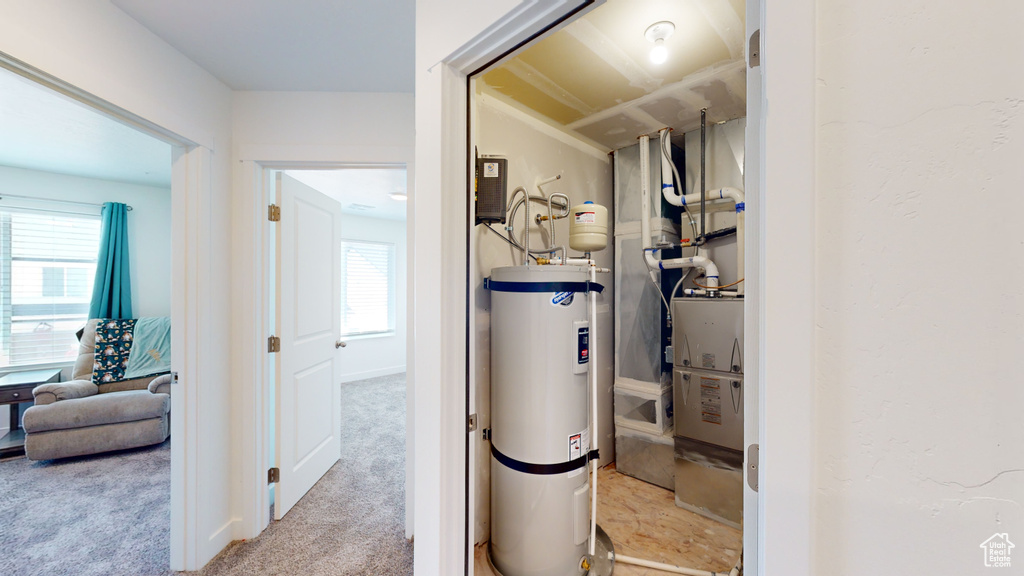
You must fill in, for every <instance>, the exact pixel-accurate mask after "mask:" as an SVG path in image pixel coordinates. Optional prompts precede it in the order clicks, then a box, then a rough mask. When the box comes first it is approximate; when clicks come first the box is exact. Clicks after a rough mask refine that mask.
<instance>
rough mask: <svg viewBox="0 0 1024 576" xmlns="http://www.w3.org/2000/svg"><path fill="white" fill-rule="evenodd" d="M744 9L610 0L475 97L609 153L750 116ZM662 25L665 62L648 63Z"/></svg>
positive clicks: (696, 0) (739, 4) (518, 58)
mask: <svg viewBox="0 0 1024 576" xmlns="http://www.w3.org/2000/svg"><path fill="white" fill-rule="evenodd" d="M744 17H745V11H744V4H743V1H742V0H691V1H688V2H679V1H677V0H608V2H606V3H605V4H603V5H601V6H599V7H597V8H595V9H594V10H593V11H592V12H589V13H587V14H586V15H584V16H582V17H581V18H579V19H577V20H575V21H573V22H571V23H570V24H568V25H567V26H565V27H564V28H563V29H561V30H559V31H558V32H555V33H554V34H552V35H550V36H548V37H547V38H544V39H543V40H541V41H539V42H537V43H535V44H533V45H531V46H529V47H527V48H526V49H524V50H523V51H521V52H519V53H518V54H516V55H515V57H513V58H511V59H509V60H507V61H506V62H504V63H502V65H501V66H499V67H498V68H495V69H492V70H490V71H488V72H487V73H486V74H484V76H483V82H481V83H480V84H478V87H479V90H480V91H481V92H485V93H488V94H490V95H492V96H494V97H496V98H498V99H503V100H505V101H506V102H507V103H510V104H512V105H514V106H517V107H519V108H525V109H528V110H531V111H532V112H534V113H538V114H540V115H541V116H543V117H545V118H547V119H548V121H549V122H550V123H552V124H554V125H556V126H559V127H561V128H562V129H564V130H566V131H569V132H571V133H573V134H574V135H576V136H578V137H582V138H583V139H584V140H586V141H588V142H591V143H593V144H595V145H596V146H598V147H602V148H605V149H607V150H615V149H618V148H622V147H624V146H628V145H630V144H632V143H634V142H635V139H636V137H637V136H639V135H640V134H645V133H651V132H655V131H657V130H659V129H661V128H664V127H666V126H668V127H671V128H674V129H675V130H676V131H677V133H678V132H686V131H689V130H693V129H694V128H696V127H698V126H699V122H700V110H701V108H705V107H706V108H707V109H708V121H709V122H711V123H718V122H725V121H727V120H732V119H734V118H742V117H744V116H746V70H747V68H746V64H745V59H744V56H745V41H744ZM662 20H667V21H670V22H673V23H674V25H675V33H674V34H672V36H670V37H669V38H668V39H667V40H665V47H666V48H667V49H668V51H669V57H668V60H667V61H666V62H664V63H662V64H655V63H653V62H651V60H650V58H649V55H650V50H651V48H652V47H653V46H654V45H653V44H652V43H650V42H649V41H648V40H647V39H646V38H645V36H644V32H645V30H646V29H647V27H648V26H650V25H651V24H654V23H655V22H658V21H662Z"/></svg>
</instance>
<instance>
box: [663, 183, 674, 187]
mask: <svg viewBox="0 0 1024 576" xmlns="http://www.w3.org/2000/svg"><path fill="white" fill-rule="evenodd" d="M661 187H662V188H675V186H672V185H671V184H669V183H668V182H662V183H661Z"/></svg>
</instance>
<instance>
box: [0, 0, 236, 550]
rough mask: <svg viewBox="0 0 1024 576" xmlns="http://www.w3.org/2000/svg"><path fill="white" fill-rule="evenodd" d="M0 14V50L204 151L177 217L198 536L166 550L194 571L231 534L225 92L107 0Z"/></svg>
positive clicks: (32, 0)
mask: <svg viewBox="0 0 1024 576" xmlns="http://www.w3.org/2000/svg"><path fill="white" fill-rule="evenodd" d="M3 11H4V17H3V18H0V51H2V52H4V53H6V54H9V55H11V56H13V57H15V58H18V59H20V60H22V61H24V62H27V63H28V64H30V65H32V66H34V67H36V68H39V69H41V70H43V71H44V72H46V73H49V74H52V75H53V76H56V77H57V78H60V79H61V80H63V81H65V82H68V83H70V84H72V85H74V86H75V87H77V88H79V89H82V90H84V91H86V92H89V93H91V94H93V95H95V96H97V97H99V98H102V99H104V100H106V101H108V102H110V103H113V104H115V105H117V106H119V107H121V108H123V109H125V110H127V111H128V112H131V113H133V114H135V115H137V116H140V117H142V118H144V119H145V120H148V121H150V122H152V123H154V124H156V125H158V126H160V127H162V128H164V129H166V130H169V131H170V132H173V133H175V134H177V135H179V136H182V137H184V138H187V139H189V140H191V141H193V142H196V143H198V144H200V145H202V146H204V147H205V148H208V149H210V150H211V151H212V156H211V161H210V163H209V164H208V165H204V166H202V167H201V168H200V169H199V170H198V171H197V172H195V173H197V174H199V175H200V178H201V180H202V181H201V182H198V183H197V182H193V183H192V184H193V187H198V188H199V189H200V190H203V192H202V193H201V194H202V195H201V197H200V198H199V204H198V205H197V206H194V207H190V208H195V211H194V212H191V214H192V215H194V217H195V220H194V221H193V220H189V221H187V222H181V223H180V224H181V226H182V227H183V228H182V229H183V230H184V229H186V228H185V227H186V226H187V227H188V228H187V229H188V230H190V232H189V234H191V235H192V236H191V237H193V238H196V239H197V241H198V244H197V245H195V248H196V249H197V250H198V258H197V259H196V260H195V261H194V262H193V263H192V264H189V266H193V267H194V268H190V269H189V270H186V274H187V275H188V276H189V278H190V279H191V280H189V281H190V282H193V281H194V282H197V283H198V284H199V286H200V290H199V291H198V292H197V294H196V295H195V300H193V301H190V302H188V306H189V307H190V309H191V310H198V313H199V318H200V319H201V321H200V328H199V329H198V330H199V331H198V332H197V334H196V337H195V338H194V341H191V342H189V343H188V344H189V346H190V347H191V348H192V349H193V350H197V351H198V350H201V351H202V355H201V356H200V355H198V354H197V355H196V357H195V358H192V359H191V360H192V361H193V362H195V366H196V368H195V370H196V372H195V374H196V380H197V382H195V384H196V385H197V386H198V388H199V389H201V390H202V401H201V402H193V403H192V404H193V405H194V406H195V408H196V411H195V413H190V414H189V415H188V416H189V418H191V419H193V420H191V424H190V426H193V427H194V428H195V429H197V430H198V436H197V437H198V438H200V439H201V443H202V447H201V450H199V453H198V454H188V455H187V456H188V457H189V458H192V460H190V461H189V469H188V474H189V478H191V480H189V485H190V486H193V487H194V488H195V489H196V490H197V492H196V497H197V500H198V502H197V505H198V509H197V510H198V512H197V515H195V516H189V517H187V518H186V519H185V521H186V522H194V523H195V527H196V528H195V532H196V533H194V534H191V535H190V536H191V540H190V541H189V542H188V543H186V545H185V551H184V552H182V551H181V550H178V549H177V548H174V547H172V549H173V551H172V565H174V566H175V567H177V568H182V567H189V568H197V567H199V566H201V565H203V564H205V563H206V562H207V561H208V560H209V559H210V558H212V557H213V555H214V554H216V553H217V552H218V551H220V549H221V548H223V546H224V545H226V544H227V543H228V542H229V541H230V540H231V538H232V520H233V515H232V510H231V507H230V503H231V498H230V493H231V485H230V483H229V479H230V473H231V470H230V463H231V430H230V418H228V415H229V414H230V411H231V404H232V395H231V382H232V375H233V374H234V373H233V371H232V370H231V369H230V365H229V358H230V342H231V338H230V335H231V333H230V326H231V325H232V321H231V320H232V319H231V317H230V310H231V307H230V305H229V298H230V291H229V288H230V286H229V280H230V270H231V260H230V253H229V242H230V204H229V200H230V196H229V190H230V188H229V178H230V167H229V153H230V138H231V133H230V104H231V103H230V91H229V90H228V88H227V87H226V86H224V85H223V84H221V83H220V82H219V81H217V80H216V79H215V78H214V77H213V76H211V75H210V74H209V73H207V72H206V71H205V70H203V69H201V68H200V67H199V66H197V65H196V64H195V63H193V62H192V61H191V60H189V59H188V58H186V57H185V56H184V55H182V54H181V53H179V52H177V51H176V50H174V49H173V48H171V47H170V46H169V45H167V44H166V43H164V42H163V41H162V40H160V39H159V38H158V37H157V36H156V35H154V34H153V33H152V32H150V31H149V30H147V29H145V28H144V27H142V26H141V25H139V24H138V23H137V22H136V21H135V20H133V19H131V18H130V17H128V16H127V15H126V14H124V13H123V12H121V11H120V10H118V9H117V8H115V7H114V6H113V5H112V4H110V3H109V2H107V1H106V0H8V1H5V2H4V7H3ZM184 172H185V167H184V166H182V167H181V171H180V172H179V173H182V174H184ZM182 213H183V214H185V213H186V212H184V211H183V212H182ZM177 224H178V223H176V225H177ZM183 237H184V236H183ZM177 450H178V448H175V447H173V446H172V457H173V456H174V454H179V452H176V451H177ZM182 465H184V464H182ZM199 478H201V479H202V481H201V482H199V481H198V479H199ZM190 514H191V513H190ZM173 530H175V528H174V527H173V526H172V531H173ZM186 556H187V558H186Z"/></svg>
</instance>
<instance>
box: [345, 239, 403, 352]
mask: <svg viewBox="0 0 1024 576" xmlns="http://www.w3.org/2000/svg"><path fill="white" fill-rule="evenodd" d="M394 330H395V245H394V244H388V243H384V242H364V241H361V240H342V242H341V334H342V336H359V335H366V334H381V333H388V332H393V331H394Z"/></svg>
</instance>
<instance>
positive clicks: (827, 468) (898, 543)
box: [768, 0, 1024, 576]
mask: <svg viewBox="0 0 1024 576" xmlns="http://www.w3.org/2000/svg"><path fill="white" fill-rule="evenodd" d="M817 13H818V30H817V47H818V49H817V85H818V88H817V94H816V98H817V155H818V156H817V159H816V166H817V195H816V196H817V213H816V219H817V233H816V240H817V260H816V268H817V274H816V276H817V286H816V292H817V313H816V316H817V322H816V324H817V337H816V346H817V352H816V357H817V365H816V369H817V378H816V381H817V388H816V402H815V405H816V416H815V418H816V424H815V429H816V431H817V435H816V446H815V449H814V457H815V460H816V462H815V468H816V480H815V483H814V484H815V486H816V487H817V490H816V493H815V495H814V496H815V498H816V500H815V503H814V508H815V513H814V515H815V519H814V521H813V523H814V526H815V528H814V532H815V533H816V537H815V541H814V547H815V553H814V557H815V559H816V569H815V570H814V572H815V573H818V574H825V573H829V574H834V575H837V576H838V575H846V574H850V575H853V574H870V573H889V574H895V573H907V574H910V573H914V574H925V573H935V574H940V573H941V574H977V573H982V572H983V571H984V570H985V568H983V564H982V551H981V549H980V548H979V545H980V544H981V543H982V541H984V540H986V539H987V538H989V536H991V535H992V534H993V533H994V532H1008V533H1009V537H1010V539H1011V540H1015V539H1016V540H1017V544H1018V545H1020V544H1021V543H1022V542H1024V515H1022V506H1024V484H1022V482H1024V426H1021V424H1020V413H1021V408H1022V407H1024V387H1022V386H1021V378H1020V374H1021V372H1022V370H1024V355H1022V354H1021V347H1022V344H1024V266H1022V264H1024V230H1022V229H1021V226H1020V223H1019V214H1020V213H1021V211H1022V210H1024V196H1022V195H1021V193H1020V192H1021V184H1022V183H1024V164H1022V162H1021V153H1022V152H1024V145H1022V140H1024V118H1022V117H1021V112H1022V111H1024V107H1022V105H1021V104H1022V102H1024V77H1022V75H1021V74H1019V73H1016V71H1014V70H1011V69H1007V68H1004V67H1002V66H1003V65H1004V64H1007V63H1009V62H1011V61H1014V62H1016V61H1019V60H1020V55H1021V54H1024V38H1022V36H1021V35H1020V29H1021V28H1022V25H1024V10H1022V9H1021V8H1020V5H1019V4H1017V3H1014V2H1009V1H1003V2H997V1H987V2H971V3H962V2H926V1H922V0H915V1H912V2H896V3H893V2H884V1H881V0H867V1H864V0H861V1H858V2H852V1H845V0H822V1H819V2H818V9H817ZM768 81H769V82H770V81H771V80H770V78H769V80H768ZM1020 556H1021V557H1020V558H1018V559H1017V561H1016V564H1019V566H1020V568H1018V570H1020V569H1021V568H1024V554H1020Z"/></svg>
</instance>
